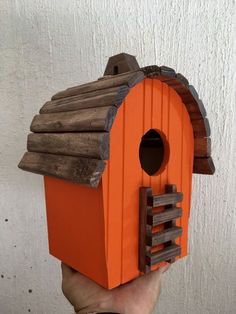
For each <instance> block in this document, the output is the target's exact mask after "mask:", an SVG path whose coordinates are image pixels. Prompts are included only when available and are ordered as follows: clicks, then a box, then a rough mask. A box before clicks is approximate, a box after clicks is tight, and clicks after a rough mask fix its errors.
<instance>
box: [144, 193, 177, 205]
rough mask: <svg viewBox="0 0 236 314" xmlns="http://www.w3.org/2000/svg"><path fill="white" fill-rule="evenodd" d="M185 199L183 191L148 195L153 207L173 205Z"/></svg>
mask: <svg viewBox="0 0 236 314" xmlns="http://www.w3.org/2000/svg"><path fill="white" fill-rule="evenodd" d="M182 200H183V193H181V192H177V193H166V194H161V195H153V196H150V197H148V205H149V206H152V207H158V206H165V205H171V204H175V203H178V202H181V201H182Z"/></svg>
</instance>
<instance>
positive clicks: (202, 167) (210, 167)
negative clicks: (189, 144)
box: [193, 157, 215, 174]
mask: <svg viewBox="0 0 236 314" xmlns="http://www.w3.org/2000/svg"><path fill="white" fill-rule="evenodd" d="M193 172H194V173H200V174H214V173H215V166H214V163H213V160H212V158H211V157H206V158H194V164H193Z"/></svg>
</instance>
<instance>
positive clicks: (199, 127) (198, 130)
mask: <svg viewBox="0 0 236 314" xmlns="http://www.w3.org/2000/svg"><path fill="white" fill-rule="evenodd" d="M191 122H192V126H193V133H194V137H208V136H210V135H211V129H210V125H209V121H208V119H207V118H204V119H198V120H192V121H191Z"/></svg>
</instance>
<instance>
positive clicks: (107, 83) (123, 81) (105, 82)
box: [52, 71, 145, 100]
mask: <svg viewBox="0 0 236 314" xmlns="http://www.w3.org/2000/svg"><path fill="white" fill-rule="evenodd" d="M144 78H145V76H144V74H143V72H142V71H134V72H127V73H124V74H119V75H114V76H112V77H107V78H106V77H104V79H102V80H98V81H94V82H91V83H86V84H83V85H79V86H75V87H71V88H68V89H66V90H64V91H61V92H59V93H57V94H55V95H54V96H52V100H54V99H59V98H64V97H70V96H74V95H78V94H82V93H88V92H92V91H96V90H101V89H106V88H110V87H115V86H120V85H127V86H128V87H130V88H131V87H133V86H134V85H136V84H137V83H139V82H140V81H142V80H143V79H144Z"/></svg>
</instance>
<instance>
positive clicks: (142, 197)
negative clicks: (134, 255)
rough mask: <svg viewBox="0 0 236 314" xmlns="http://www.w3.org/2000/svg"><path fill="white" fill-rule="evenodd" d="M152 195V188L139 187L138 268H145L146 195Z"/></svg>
mask: <svg viewBox="0 0 236 314" xmlns="http://www.w3.org/2000/svg"><path fill="white" fill-rule="evenodd" d="M151 195H152V189H151V188H148V187H140V189H139V270H140V271H141V272H143V273H146V272H147V269H146V226H147V209H148V206H147V197H148V196H151Z"/></svg>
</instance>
